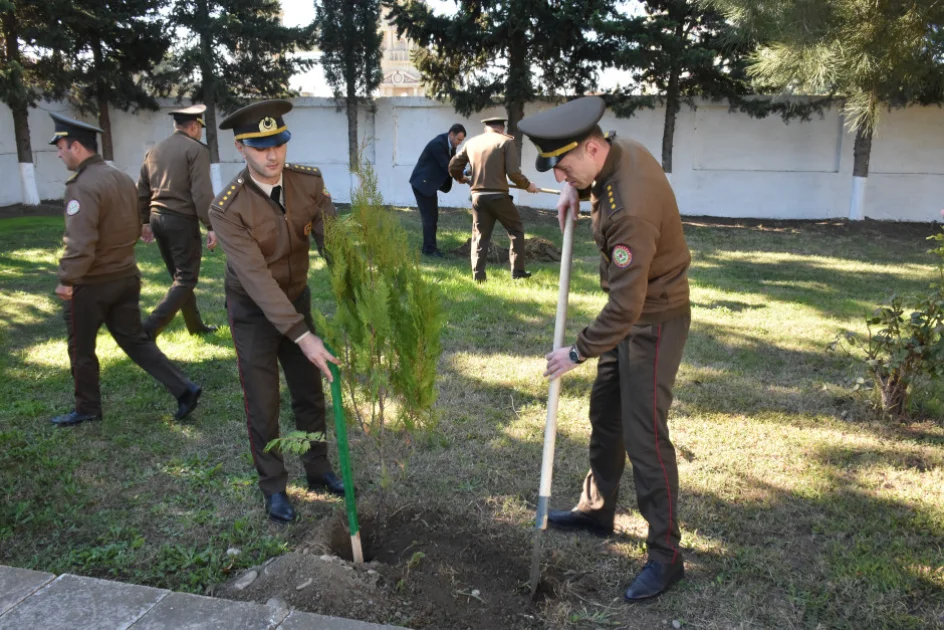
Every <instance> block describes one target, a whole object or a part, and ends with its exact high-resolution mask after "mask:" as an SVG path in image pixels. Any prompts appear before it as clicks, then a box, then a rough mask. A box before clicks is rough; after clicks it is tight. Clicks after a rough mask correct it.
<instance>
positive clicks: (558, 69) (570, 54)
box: [383, 0, 615, 151]
mask: <svg viewBox="0 0 944 630" xmlns="http://www.w3.org/2000/svg"><path fill="white" fill-rule="evenodd" d="M457 2H458V5H459V6H458V10H457V11H456V13H455V14H454V15H451V16H437V15H434V14H433V13H432V11H430V9H429V7H427V6H426V4H425V3H424V2H422V1H421V0H406V1H405V2H402V3H401V2H398V1H397V0H383V3H384V6H386V7H388V8H389V9H390V16H391V21H392V22H393V23H394V24H396V27H397V32H398V33H400V34H401V35H403V34H405V35H406V36H407V37H409V38H410V39H412V40H413V41H415V42H416V43H417V44H418V45H419V47H420V48H419V50H418V51H417V52H416V53H414V54H415V57H414V63H415V64H416V67H417V69H418V70H419V71H420V73H421V74H422V75H423V82H424V83H425V85H426V88H427V91H428V92H429V93H430V94H432V95H433V96H434V97H435V98H436V99H438V100H442V101H446V100H448V101H451V102H452V104H453V107H454V108H455V110H456V112H458V113H460V114H462V115H463V116H468V115H470V114H472V113H473V112H477V111H481V110H482V109H485V108H486V107H491V106H492V105H495V104H496V103H504V105H505V110H506V113H507V115H508V133H510V134H512V135H514V136H515V142H516V143H517V145H518V149H519V151H520V149H521V133H520V132H519V131H518V121H519V120H521V118H522V117H523V116H524V106H525V103H527V102H528V101H532V100H534V99H536V98H539V97H545V96H552V95H555V94H558V93H560V92H569V93H572V94H582V93H584V92H585V91H587V90H588V89H589V88H590V87H592V86H593V85H595V82H596V81H595V79H596V72H597V70H598V69H599V68H600V66H601V64H604V63H609V60H610V58H611V55H612V46H609V45H607V42H606V41H605V40H604V39H603V38H601V37H597V36H596V34H595V33H592V30H593V28H594V25H596V24H597V23H598V22H599V21H600V20H601V19H604V18H605V17H608V16H610V15H611V13H612V11H613V10H614V9H613V5H614V4H615V2H613V0H457ZM535 69H536V70H537V72H535V71H534V70H535Z"/></svg>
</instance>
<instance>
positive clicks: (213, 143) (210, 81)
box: [197, 0, 223, 194]
mask: <svg viewBox="0 0 944 630" xmlns="http://www.w3.org/2000/svg"><path fill="white" fill-rule="evenodd" d="M197 12H198V13H199V15H200V27H199V28H200V50H201V51H202V52H203V54H202V55H201V56H200V75H201V79H202V82H203V85H202V91H203V94H202V96H203V104H204V105H206V112H204V114H203V117H204V120H205V121H206V141H207V147H208V148H209V149H210V181H211V182H212V184H213V193H214V194H219V192H220V191H221V190H222V189H223V181H222V178H221V176H220V144H219V139H218V137H217V134H216V78H215V77H214V75H213V37H212V35H211V34H210V7H209V5H208V3H207V0H198V3H197Z"/></svg>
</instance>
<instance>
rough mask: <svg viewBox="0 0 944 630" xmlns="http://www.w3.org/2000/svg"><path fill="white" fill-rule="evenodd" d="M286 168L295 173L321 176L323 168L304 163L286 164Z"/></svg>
mask: <svg viewBox="0 0 944 630" xmlns="http://www.w3.org/2000/svg"><path fill="white" fill-rule="evenodd" d="M285 168H286V169H287V170H289V171H292V172H294V173H304V174H306V175H317V176H318V177H321V170H320V169H319V168H318V167H317V166H305V165H304V164H286V165H285Z"/></svg>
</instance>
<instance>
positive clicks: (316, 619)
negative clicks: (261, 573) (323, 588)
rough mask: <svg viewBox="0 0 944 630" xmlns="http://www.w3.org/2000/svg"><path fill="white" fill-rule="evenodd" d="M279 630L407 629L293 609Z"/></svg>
mask: <svg viewBox="0 0 944 630" xmlns="http://www.w3.org/2000/svg"><path fill="white" fill-rule="evenodd" d="M279 630H407V629H406V628H400V627H399V626H378V625H377V624H375V623H365V622H363V621H354V620H353V619H341V618H339V617H325V616H324V615H315V614H313V613H306V612H299V611H297V610H293V611H292V614H290V615H289V616H288V617H287V618H286V619H285V621H283V622H282V625H280V626H279Z"/></svg>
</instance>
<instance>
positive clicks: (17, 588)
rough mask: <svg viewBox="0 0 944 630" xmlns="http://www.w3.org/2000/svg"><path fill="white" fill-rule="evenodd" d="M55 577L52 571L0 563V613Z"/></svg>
mask: <svg viewBox="0 0 944 630" xmlns="http://www.w3.org/2000/svg"><path fill="white" fill-rule="evenodd" d="M55 579H56V576H55V575H53V574H52V573H41V572H39V571H30V570H29V569H15V568H13V567H5V566H2V565H0V615H2V614H3V613H5V612H7V611H8V610H10V609H11V608H13V607H14V606H16V605H17V604H19V603H20V602H21V601H23V600H24V599H26V598H27V597H29V596H30V595H32V594H33V593H35V592H36V591H38V590H39V589H40V588H41V587H42V586H44V585H45V584H48V583H49V582H51V581H53V580H55Z"/></svg>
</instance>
